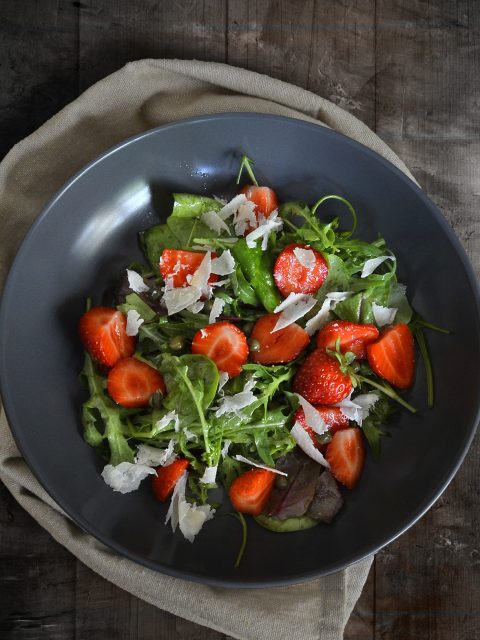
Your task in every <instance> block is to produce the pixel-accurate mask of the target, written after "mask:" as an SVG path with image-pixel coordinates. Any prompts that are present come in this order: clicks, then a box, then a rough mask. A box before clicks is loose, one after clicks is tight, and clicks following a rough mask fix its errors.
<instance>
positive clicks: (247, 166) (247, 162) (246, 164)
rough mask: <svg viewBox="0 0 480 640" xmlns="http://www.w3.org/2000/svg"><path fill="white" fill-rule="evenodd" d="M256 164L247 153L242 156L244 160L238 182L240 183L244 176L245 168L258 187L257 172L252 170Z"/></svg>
mask: <svg viewBox="0 0 480 640" xmlns="http://www.w3.org/2000/svg"><path fill="white" fill-rule="evenodd" d="M254 164H255V163H254V161H253V160H252V159H251V158H249V157H248V156H246V155H243V156H242V160H241V163H240V169H239V171H238V176H237V184H239V183H240V178H241V176H242V171H243V170H244V169H245V170H246V172H247V173H248V176H249V178H250V180H251V181H252V182H253V184H254V185H255V186H256V187H258V182H257V179H256V178H255V174H254V173H253V170H252V165H254Z"/></svg>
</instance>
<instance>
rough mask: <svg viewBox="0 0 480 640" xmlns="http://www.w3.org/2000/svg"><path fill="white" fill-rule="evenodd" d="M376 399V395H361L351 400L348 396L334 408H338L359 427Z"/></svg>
mask: <svg viewBox="0 0 480 640" xmlns="http://www.w3.org/2000/svg"><path fill="white" fill-rule="evenodd" d="M378 398H379V396H378V394H377V393H363V394H361V395H359V396H357V397H356V398H354V399H353V400H352V399H351V394H350V395H349V396H348V398H344V399H343V400H341V401H340V402H338V403H337V404H336V405H335V406H336V407H340V411H341V412H342V414H343V415H344V416H346V417H347V418H348V419H349V420H352V421H353V422H356V423H357V424H358V425H359V426H360V427H361V426H362V423H363V421H364V420H365V418H366V417H367V416H368V414H369V413H370V409H371V408H372V407H373V405H374V404H375V403H376V402H377V400H378Z"/></svg>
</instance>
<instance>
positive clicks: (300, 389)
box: [293, 348, 352, 405]
mask: <svg viewBox="0 0 480 640" xmlns="http://www.w3.org/2000/svg"><path fill="white" fill-rule="evenodd" d="M293 390H294V391H295V393H299V394H300V395H301V396H303V397H304V398H305V400H308V402H310V404H330V405H331V404H336V403H337V402H340V400H343V399H344V398H346V397H347V396H348V394H349V393H350V391H351V390H352V381H351V380H350V376H349V375H348V374H345V373H342V371H341V370H340V364H339V362H338V360H336V359H335V358H332V357H331V356H329V355H328V353H327V352H326V351H325V350H324V349H321V348H319V349H315V351H312V353H311V354H310V355H309V356H308V357H307V359H306V360H305V362H304V363H303V364H302V365H301V367H300V368H299V370H298V371H297V373H296V375H295V378H294V379H293Z"/></svg>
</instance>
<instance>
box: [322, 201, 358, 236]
mask: <svg viewBox="0 0 480 640" xmlns="http://www.w3.org/2000/svg"><path fill="white" fill-rule="evenodd" d="M327 200H338V201H339V202H343V204H344V205H345V206H346V207H347V209H348V210H349V211H350V213H351V214H352V218H353V225H352V228H351V229H350V231H348V232H346V233H344V234H343V237H344V238H349V237H350V236H352V235H353V234H354V233H355V229H356V228H357V214H356V213H355V209H354V208H353V206H352V205H351V204H350V202H349V201H348V200H347V199H346V198H343V197H342V196H337V195H335V194H330V195H328V196H323V198H320V200H317V202H316V203H315V204H314V205H313V207H312V215H315V214H316V212H317V209H318V207H319V206H320V205H321V204H323V203H324V202H326V201H327Z"/></svg>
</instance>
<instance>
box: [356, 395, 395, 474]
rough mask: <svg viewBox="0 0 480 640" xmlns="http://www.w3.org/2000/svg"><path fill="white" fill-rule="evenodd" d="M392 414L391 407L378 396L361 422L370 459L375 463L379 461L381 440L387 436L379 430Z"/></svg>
mask: <svg viewBox="0 0 480 640" xmlns="http://www.w3.org/2000/svg"><path fill="white" fill-rule="evenodd" d="M393 413H394V408H393V405H392V404H391V403H390V402H389V401H388V400H387V398H385V397H383V396H380V397H379V399H378V400H377V402H376V403H375V404H374V405H373V407H372V408H371V410H370V413H369V415H368V416H367V417H366V418H365V420H364V421H363V424H362V430H363V433H364V434H365V437H366V438H367V442H368V444H369V445H370V448H371V450H372V458H373V459H374V460H375V462H378V461H379V460H380V451H381V438H382V436H386V435H388V434H387V433H386V432H385V431H383V430H382V429H381V426H382V425H383V424H384V423H385V422H387V420H389V419H390V417H391V416H392V414H393Z"/></svg>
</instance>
